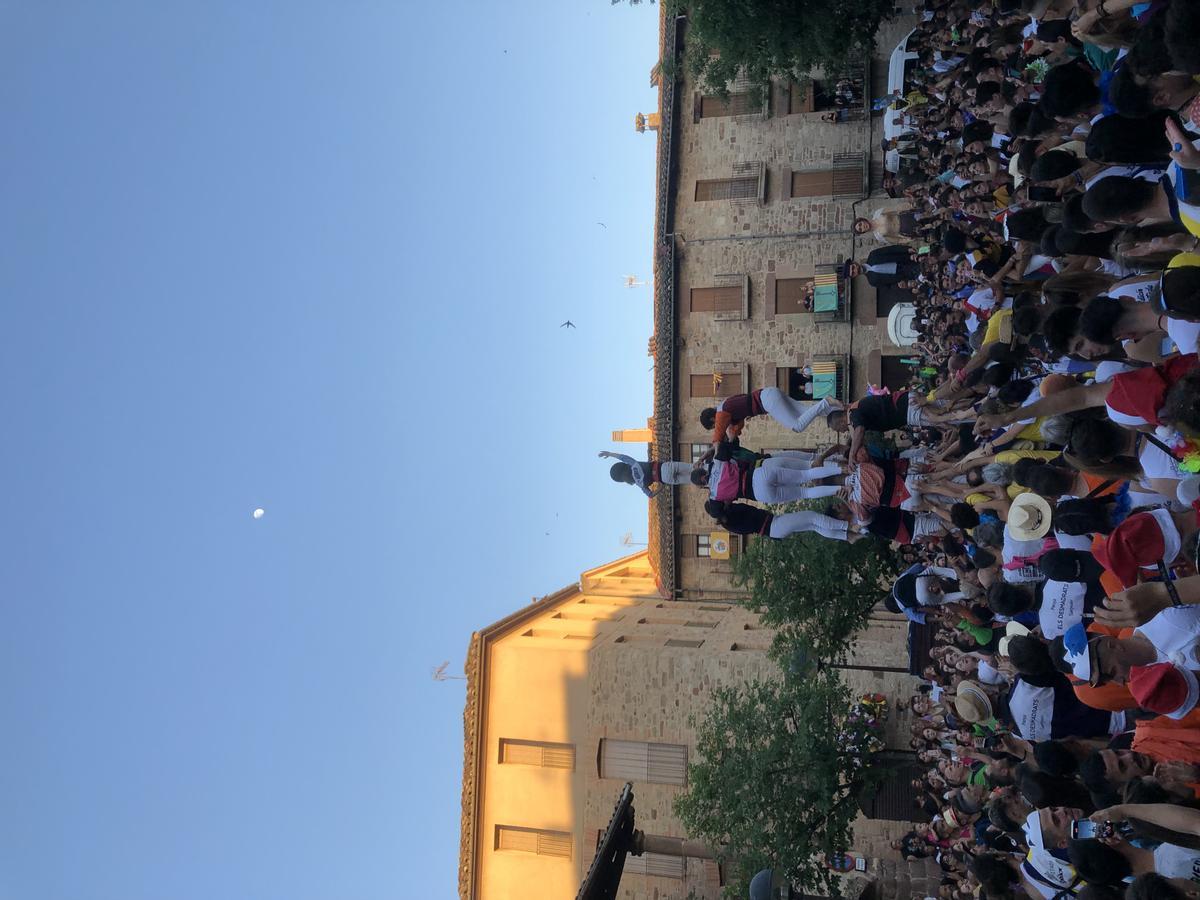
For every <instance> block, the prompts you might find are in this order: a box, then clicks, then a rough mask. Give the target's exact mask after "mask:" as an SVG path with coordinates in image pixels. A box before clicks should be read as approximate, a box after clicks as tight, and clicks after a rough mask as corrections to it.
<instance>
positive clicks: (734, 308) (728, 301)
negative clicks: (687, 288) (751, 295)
mask: <svg viewBox="0 0 1200 900" xmlns="http://www.w3.org/2000/svg"><path fill="white" fill-rule="evenodd" d="M690 296H691V311H692V312H741V309H742V286H741V285H735V286H733V287H702V288H692V289H691V292H690Z"/></svg>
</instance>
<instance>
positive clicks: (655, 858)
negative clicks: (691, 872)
mask: <svg viewBox="0 0 1200 900" xmlns="http://www.w3.org/2000/svg"><path fill="white" fill-rule="evenodd" d="M625 871H626V872H628V873H629V874H631V875H657V876H658V877H659V878H683V876H684V875H685V874H686V872H687V857H686V856H665V855H664V854H662V853H643V854H642V855H641V856H634V855H633V854H630V855H629V856H627V857H625Z"/></svg>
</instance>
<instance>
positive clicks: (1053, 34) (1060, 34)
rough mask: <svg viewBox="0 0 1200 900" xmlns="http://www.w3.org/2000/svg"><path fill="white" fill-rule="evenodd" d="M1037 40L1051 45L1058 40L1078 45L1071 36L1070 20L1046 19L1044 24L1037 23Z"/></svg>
mask: <svg viewBox="0 0 1200 900" xmlns="http://www.w3.org/2000/svg"><path fill="white" fill-rule="evenodd" d="M1037 39H1038V40H1039V41H1044V42H1045V43H1047V44H1053V43H1054V42H1055V41H1058V40H1065V41H1066V42H1067V43H1068V44H1074V45H1076V46H1078V45H1079V41H1077V40H1076V39H1075V36H1074V35H1073V34H1071V20H1070V19H1047V20H1046V21H1045V22H1039V23H1038V27H1037Z"/></svg>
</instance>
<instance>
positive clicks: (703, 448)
mask: <svg viewBox="0 0 1200 900" xmlns="http://www.w3.org/2000/svg"><path fill="white" fill-rule="evenodd" d="M711 449H712V444H689V445H688V454H687V456H685V457H683V458H685V459H687V458H690V459H691V461H692V465H693V466H694V465H695V464H696V463H698V462H700V457H702V456H704V454H705V453H707V452H708V451H709V450H711Z"/></svg>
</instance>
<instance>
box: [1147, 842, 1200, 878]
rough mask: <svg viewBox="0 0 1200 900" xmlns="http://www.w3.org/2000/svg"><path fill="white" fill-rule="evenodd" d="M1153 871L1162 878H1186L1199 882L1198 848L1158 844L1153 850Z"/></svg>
mask: <svg viewBox="0 0 1200 900" xmlns="http://www.w3.org/2000/svg"><path fill="white" fill-rule="evenodd" d="M1154 871H1155V872H1157V873H1158V874H1159V875H1161V876H1162V877H1163V878H1186V879H1188V880H1189V881H1193V882H1196V883H1200V850H1189V849H1188V848H1187V847H1180V846H1179V845H1178V844H1159V845H1158V847H1156V848H1155V850H1154Z"/></svg>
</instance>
